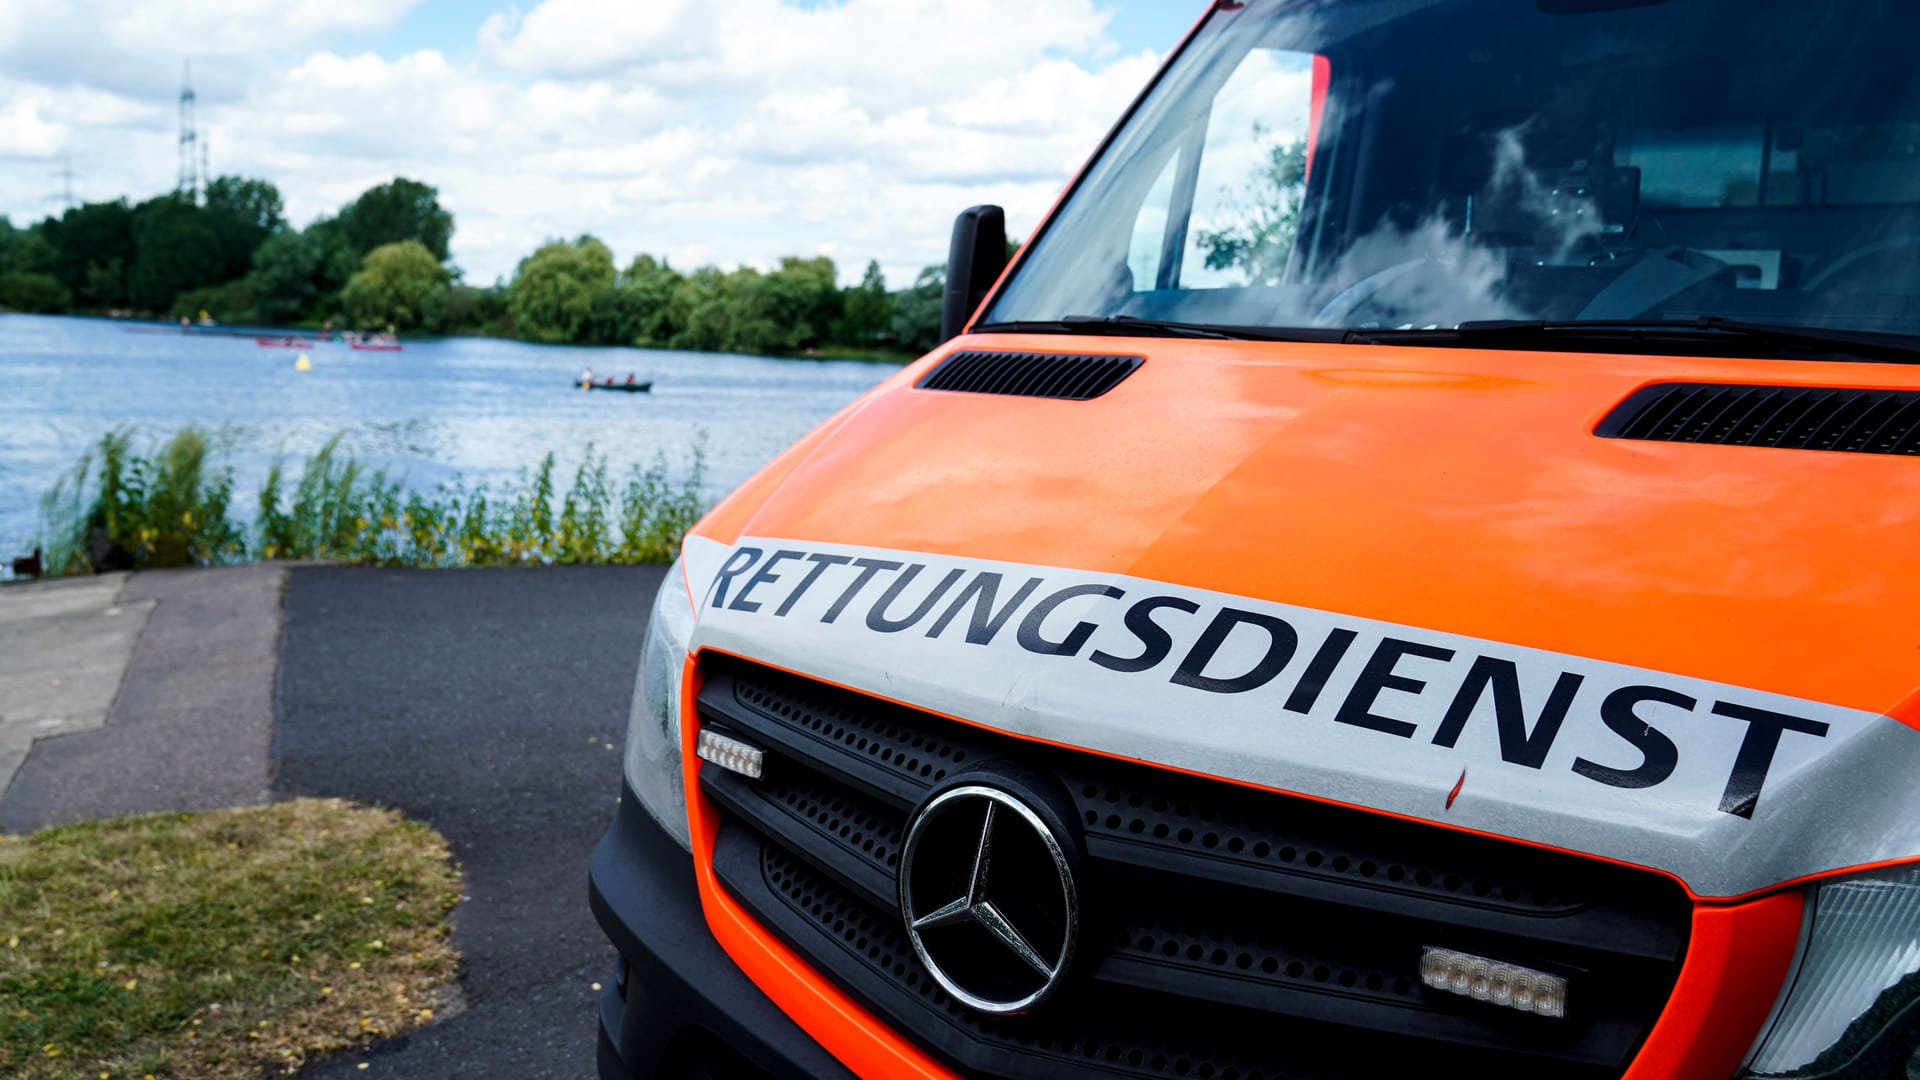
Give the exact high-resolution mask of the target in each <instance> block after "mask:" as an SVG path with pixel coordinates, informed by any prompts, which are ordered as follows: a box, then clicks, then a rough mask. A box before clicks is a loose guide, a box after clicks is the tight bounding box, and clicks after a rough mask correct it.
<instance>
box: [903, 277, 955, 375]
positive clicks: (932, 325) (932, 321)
mask: <svg viewBox="0 0 1920 1080" xmlns="http://www.w3.org/2000/svg"><path fill="white" fill-rule="evenodd" d="M946 291H947V268H946V265H945V264H944V263H943V264H941V265H939V266H929V267H927V268H926V269H924V270H922V271H920V276H919V277H917V278H915V279H914V281H913V288H911V289H902V290H900V291H899V292H897V293H894V294H893V339H894V340H895V341H896V342H899V344H900V347H901V348H903V349H906V350H907V351H908V352H915V353H923V352H926V351H927V350H929V349H931V348H933V347H934V346H935V345H938V344H940V310H941V308H942V306H943V305H944V304H945V302H946Z"/></svg>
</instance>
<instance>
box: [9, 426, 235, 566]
mask: <svg viewBox="0 0 1920 1080" xmlns="http://www.w3.org/2000/svg"><path fill="white" fill-rule="evenodd" d="M216 442H217V440H216V438H215V437H214V436H211V435H209V434H208V433H207V432H206V431H205V430H203V429H201V428H198V427H189V428H185V429H183V430H181V431H180V432H179V433H177V434H175V435H174V436H173V437H172V438H171V439H168V440H167V441H166V442H165V443H164V444H162V445H161V446H159V447H158V448H156V449H155V450H154V451H152V452H151V453H148V454H144V455H143V454H140V453H138V452H136V451H135V450H134V448H133V440H132V437H131V436H130V435H129V434H128V433H127V431H126V430H125V429H121V430H117V431H112V432H109V433H107V434H106V435H104V436H102V437H101V439H100V442H99V444H98V445H97V446H96V447H95V448H94V449H93V450H90V451H88V452H87V453H85V454H83V455H81V458H80V462H79V464H78V465H76V466H75V468H74V470H73V472H72V473H71V474H69V475H68V477H67V478H66V479H64V480H62V481H60V482H59V483H57V484H55V485H54V487H53V490H51V491H49V492H48V493H47V495H46V497H45V498H44V499H43V500H42V503H41V506H42V510H43V511H44V513H45V516H46V518H47V520H48V521H49V522H50V523H52V524H51V525H50V527H49V528H48V530H47V532H46V534H45V535H43V536H42V538H41V546H42V547H43V548H45V549H46V556H45V557H46V560H47V568H48V572H49V573H68V574H71V573H88V572H93V571H99V570H111V569H145V568H152V567H166V566H208V565H212V564H215V563H222V562H229V561H232V560H233V559H236V558H239V557H240V556H242V555H243V554H244V553H245V551H246V544H245V541H244V539H243V538H242V534H241V530H240V528H239V527H238V526H237V525H235V524H234V523H233V520H232V519H231V518H230V517H229V516H228V513H227V508H228V505H229V503H230V502H231V500H232V496H233V472H232V470H231V469H225V468H216V467H214V466H213V464H212V462H211V460H210V458H211V455H212V454H213V453H214V452H215V450H216Z"/></svg>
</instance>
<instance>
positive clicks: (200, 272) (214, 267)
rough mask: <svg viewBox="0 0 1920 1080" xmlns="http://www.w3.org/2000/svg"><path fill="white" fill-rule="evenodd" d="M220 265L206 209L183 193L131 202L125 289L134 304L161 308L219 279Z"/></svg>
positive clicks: (217, 243)
mask: <svg viewBox="0 0 1920 1080" xmlns="http://www.w3.org/2000/svg"><path fill="white" fill-rule="evenodd" d="M63 250H64V244H63ZM224 265H225V254H224V252H223V251H222V248H221V244H220V238H219V237H218V236H217V235H215V233H214V231H213V229H212V227H211V226H210V224H209V223H208V221H207V217H206V212H205V211H204V210H202V209H201V208H200V207H198V206H195V205H194V204H193V203H192V202H190V201H188V200H187V199H186V198H185V197H184V196H181V195H177V194H167V195H161V196H158V197H157V198H152V199H148V200H147V201H146V202H143V203H141V204H140V205H139V206H136V207H134V208H133V261H132V263H131V264H130V265H129V268H128V271H127V289H128V293H129V294H130V299H131V300H132V301H133V304H134V306H135V307H139V308H146V309H150V310H154V311H165V310H167V309H168V308H170V307H172V305H173V298H174V297H176V296H179V295H180V294H181V293H183V292H186V291H187V290H189V289H195V288H199V287H201V286H203V285H211V284H214V283H216V282H218V281H219V280H220V272H221V270H222V269H223V268H224Z"/></svg>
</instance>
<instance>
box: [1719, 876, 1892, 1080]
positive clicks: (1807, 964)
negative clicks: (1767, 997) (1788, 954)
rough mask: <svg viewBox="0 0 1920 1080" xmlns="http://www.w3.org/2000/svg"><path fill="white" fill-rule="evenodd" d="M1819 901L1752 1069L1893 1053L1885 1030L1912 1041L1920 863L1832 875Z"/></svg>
mask: <svg viewBox="0 0 1920 1080" xmlns="http://www.w3.org/2000/svg"><path fill="white" fill-rule="evenodd" d="M1810 902H1811V903H1812V904H1813V905H1814V908H1813V918H1812V920H1811V921H1810V923H1809V924H1808V927H1807V931H1806V934H1807V939H1806V942H1805V952H1804V954H1803V955H1802V956H1801V959H1800V964H1799V967H1798V968H1797V969H1796V970H1795V972H1794V975H1793V979H1792V982H1791V984H1790V985H1789V986H1788V987H1787V989H1786V992H1785V997H1784V999H1783V1000H1782V1003H1781V1005H1780V1008H1779V1013H1778V1016H1777V1017H1776V1018H1775V1019H1774V1022H1773V1025H1772V1027H1771V1028H1770V1029H1769V1030H1768V1031H1767V1032H1766V1033H1764V1034H1763V1035H1762V1036H1761V1037H1760V1042H1759V1044H1758V1047H1757V1048H1756V1050H1755V1051H1754V1055H1753V1059H1752V1061H1751V1063H1750V1064H1749V1065H1748V1066H1747V1075H1749V1076H1754V1077H1775V1076H1778V1077H1790V1076H1802V1075H1806V1074H1809V1073H1816V1072H1827V1071H1830V1070H1832V1069H1834V1068H1836V1067H1838V1066H1840V1065H1844V1064H1846V1063H1848V1062H1850V1061H1853V1060H1854V1059H1855V1058H1857V1057H1859V1056H1860V1055H1861V1053H1862V1051H1868V1050H1872V1051H1873V1052H1875V1053H1880V1052H1885V1050H1886V1048H1885V1047H1884V1046H1879V1047H1877V1046H1875V1044H1876V1043H1877V1042H1879V1041H1880V1040H1881V1039H1882V1038H1883V1037H1886V1038H1888V1039H1890V1040H1891V1041H1892V1042H1893V1043H1895V1044H1897V1045H1898V1046H1901V1047H1906V1048H1907V1049H1908V1050H1910V1049H1911V1045H1912V1032H1911V1031H1910V1030H1908V1029H1909V1028H1910V1026H1911V1025H1912V1024H1913V1023H1914V1022H1915V1018H1914V1014H1913V1013H1911V1012H1910V1011H1909V1007H1910V1006H1912V1005H1914V1004H1915V1002H1916V1001H1920V867H1912V866H1906V867H1899V868H1896V869H1893V870H1887V871H1881V872H1878V873H1872V874H1863V875H1861V876H1859V877H1850V878H1843V879H1840V880H1836V881H1830V882H1826V883H1824V884H1822V885H1820V886H1819V887H1818V888H1817V889H1816V890H1815V891H1814V893H1813V895H1812V897H1811V898H1810ZM1892 1052H1894V1053H1901V1052H1902V1051H1900V1050H1898V1049H1895V1050H1893V1051H1892ZM1876 1075H1878V1074H1876ZM1900 1075H1902V1076H1904V1075H1906V1074H1905V1073H1904V1072H1902V1073H1900Z"/></svg>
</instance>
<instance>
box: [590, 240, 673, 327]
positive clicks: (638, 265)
mask: <svg viewBox="0 0 1920 1080" xmlns="http://www.w3.org/2000/svg"><path fill="white" fill-rule="evenodd" d="M682 280H684V279H683V278H682V277H681V275H680V272H679V271H678V270H675V269H674V268H673V267H671V266H668V265H667V261H666V260H665V259H656V258H654V257H653V256H651V255H636V256H634V258H633V262H632V263H630V264H628V266H627V268H626V269H625V270H624V271H622V272H621V274H620V280H619V281H618V282H616V283H615V285H614V294H615V296H616V297H617V300H616V301H615V302H614V304H613V305H612V306H613V307H614V309H615V310H616V311H617V312H618V315H619V318H620V320H621V321H620V322H619V324H618V325H617V326H616V327H615V328H614V334H613V336H610V337H605V338H601V339H600V340H603V341H606V342H607V343H609V344H617V345H653V344H661V343H665V342H666V341H668V340H669V339H671V338H672V337H673V334H674V331H675V330H676V329H677V327H676V325H675V324H674V321H673V294H674V290H676V289H678V288H679V287H680V282H681V281H682Z"/></svg>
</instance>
